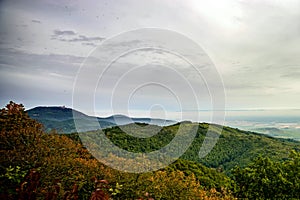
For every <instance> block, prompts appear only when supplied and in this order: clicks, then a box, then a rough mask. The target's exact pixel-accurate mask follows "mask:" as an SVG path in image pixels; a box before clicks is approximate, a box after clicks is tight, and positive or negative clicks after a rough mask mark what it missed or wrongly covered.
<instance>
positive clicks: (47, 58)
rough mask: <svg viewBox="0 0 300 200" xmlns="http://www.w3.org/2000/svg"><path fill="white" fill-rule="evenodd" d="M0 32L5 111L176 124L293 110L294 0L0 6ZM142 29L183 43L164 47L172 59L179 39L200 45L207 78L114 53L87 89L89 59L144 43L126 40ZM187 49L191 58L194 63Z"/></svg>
mask: <svg viewBox="0 0 300 200" xmlns="http://www.w3.org/2000/svg"><path fill="white" fill-rule="evenodd" d="M0 27H1V28H0V70H1V73H0V90H1V91H0V105H1V106H2V107H3V106H4V105H6V104H7V103H8V102H9V101H10V100H13V101H15V102H17V103H23V104H24V105H25V107H26V108H32V107H35V106H40V105H48V106H50V105H65V106H67V107H74V108H75V109H79V110H80V111H83V112H86V113H89V112H92V111H91V110H89V108H90V107H91V108H94V111H93V112H94V114H95V113H96V115H99V116H107V115H110V114H116V113H121V114H127V115H133V116H148V115H151V116H155V117H161V118H174V119H178V118H180V117H182V113H183V112H182V111H183V110H184V113H185V116H186V117H184V118H188V119H190V118H191V117H190V115H189V113H193V112H195V111H196V112H197V111H199V110H201V111H203V112H204V113H205V112H206V111H209V110H213V109H220V110H222V109H224V110H225V111H235V112H245V111H249V110H250V111H253V110H293V114H294V115H295V116H296V115H298V114H297V113H299V112H298V111H299V110H297V109H300V104H299V102H300V53H299V52H300V1H299V0H282V1H279V0H272V1H271V0H259V1H258V0H257V1H256V0H253V1H246V0H224V1H217V0H210V1H204V0H186V1H179V0H159V1H158V0H152V1H148V0H123V1H114V0H109V1H108V0H107V1H105V0H98V1H96V0H95V1H91V0H86V1H76V0H72V1H71V0H69V1H67V0H62V1H51V0H2V1H0ZM143 28H156V29H157V30H165V32H166V33H169V32H170V31H171V32H172V33H178V34H179V35H181V36H184V37H183V38H181V39H179V40H177V39H176V37H177V36H178V35H176V34H175V35H174V37H169V36H168V35H166V36H165V38H164V40H162V43H163V42H165V43H166V44H167V45H174V44H175V46H176V48H177V47H179V48H178V49H176V50H178V52H180V51H183V52H184V51H185V49H188V48H189V47H190V46H192V44H190V43H189V42H188V40H185V39H184V38H189V39H190V40H189V41H193V44H198V45H199V47H201V50H199V52H200V53H201V55H204V56H203V57H201V56H200V57H201V58H199V60H198V61H199V63H200V62H201V63H202V64H203V63H205V62H206V61H207V63H209V64H208V65H207V68H209V69H211V70H213V74H212V76H210V75H207V76H206V77H204V78H203V77H202V79H201V77H200V76H199V77H198V76H193V75H194V74H195V73H194V72H193V67H191V65H189V63H187V62H185V61H184V60H183V59H182V57H179V56H178V55H177V54H172V53H170V52H166V51H159V50H157V49H156V50H153V49H152V50H151V51H147V50H138V51H136V52H131V53H129V54H126V55H123V56H119V57H118V60H117V61H116V62H114V63H113V65H112V66H111V67H110V68H109V70H108V71H106V74H104V75H103V76H104V78H103V79H101V80H100V82H96V83H93V84H94V85H95V84H96V88H94V87H93V88H89V87H90V86H89V85H88V84H89V82H91V81H92V80H93V81H97V80H98V81H99V74H97V75H95V73H93V72H96V71H90V72H89V73H86V74H84V70H82V67H84V66H86V65H85V62H89V61H92V60H93V55H94V56H100V57H97V58H96V59H98V60H100V62H104V61H103V59H104V60H105V59H108V58H109V57H110V56H112V55H113V53H112V52H113V51H119V50H120V49H121V50H122V49H123V50H128V49H130V48H135V47H136V46H135V45H139V44H141V43H142V42H144V43H143V44H145V43H146V42H145V41H147V42H150V41H151V37H150V38H147V37H146V36H147V34H143V33H144V32H143V31H142V32H140V33H138V35H137V39H136V40H134V39H132V38H131V40H129V39H128V38H130V37H132V36H133V35H134V34H137V33H136V32H135V30H141V29H142V30H143ZM144 30H145V29H144ZM168 31H169V32H168ZM128 32H129V33H130V34H129V35H127V36H126V33H128ZM145 32H147V30H146V31H145ZM165 32H164V31H162V34H161V35H160V37H158V38H157V40H161V38H162V35H163V33H165ZM124 35H125V36H126V37H125V36H124ZM171 35H172V34H171ZM118 39H119V43H118V44H117V45H113V43H114V42H116V40H118ZM152 39H153V38H152ZM153 40H154V39H153ZM126 41H129V42H126ZM134 43H136V44H134ZM101 45H102V46H101ZM131 45H132V46H131ZM99 46H100V47H99ZM104 47H105V48H104ZM101 50H102V51H101ZM95 52H96V53H95ZM190 52H191V54H189V56H190V57H189V56H187V57H189V58H191V56H196V54H194V51H193V50H190ZM192 54H193V55H192ZM199 55H200V54H199ZM101 56H102V57H101ZM207 59H208V60H207ZM110 61H111V60H110ZM97 63H99V62H98V61H97V62H96V61H95V62H94V63H93V64H95V65H96V64H97ZM100 65H101V64H99V66H100ZM205 65H206V64H205ZM99 66H97V70H99ZM201 66H202V65H201ZM134 67H135V68H134ZM102 69H103V68H102ZM94 70H96V68H95V69H94ZM97 72H98V73H99V71H97ZM124 74H125V75H124ZM94 75H95V77H94ZM214 76H216V77H214ZM97 78H98V79H97ZM213 80H215V83H216V84H214V83H213ZM80 81H81V82H80ZM101 81H102V82H101ZM143 81H144V82H143ZM151 81H152V82H155V84H149V83H150V82H151ZM207 82H208V84H209V87H207V86H206V85H205V84H207ZM78 83H80V84H78ZM101 83H102V85H101ZM157 83H160V84H157ZM85 84H87V85H85ZM97 84H98V85H97ZM74 87H75V89H74ZM79 87H80V88H81V90H80V92H81V93H80V92H79V93H76V91H77V89H78V88H79ZM197 87H199V88H200V89H198V90H197ZM192 89H196V92H195V93H196V94H195V93H193V91H194V90H192ZM88 91H90V92H94V93H93V97H94V98H95V101H94V102H91V101H89V100H87V101H86V102H85V97H86V96H88V95H90V94H87V93H88ZM112 91H113V92H114V93H112ZM74 92H75V93H76V95H77V96H80V100H82V102H83V103H82V104H84V103H90V104H92V103H93V105H92V106H87V107H85V106H84V105H78V104H74ZM214 94H216V96H213V95H214ZM223 94H224V100H223V99H222V95H223ZM194 97H195V98H194ZM213 98H215V99H216V98H217V99H218V102H219V104H218V106H216V107H214V101H213V100H212V99H213ZM78 102H79V101H77V103H78ZM112 105H113V106H114V108H113V109H111V106H112ZM199 105H200V106H199ZM85 109H86V110H85ZM288 112H289V111H288ZM168 113H171V114H168ZM283 114H284V112H283Z"/></svg>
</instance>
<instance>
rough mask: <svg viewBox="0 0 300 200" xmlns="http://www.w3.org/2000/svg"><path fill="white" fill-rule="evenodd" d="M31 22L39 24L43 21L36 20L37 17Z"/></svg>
mask: <svg viewBox="0 0 300 200" xmlns="http://www.w3.org/2000/svg"><path fill="white" fill-rule="evenodd" d="M31 22H33V23H37V24H40V23H42V22H41V21H40V20H36V19H33V20H31Z"/></svg>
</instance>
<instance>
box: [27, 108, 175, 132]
mask: <svg viewBox="0 0 300 200" xmlns="http://www.w3.org/2000/svg"><path fill="white" fill-rule="evenodd" d="M27 113H28V115H29V116H30V117H31V118H33V119H36V120H37V121H39V122H40V123H42V124H43V125H44V127H45V129H46V131H50V130H52V129H55V130H57V131H58V132H59V133H72V132H77V130H76V127H75V124H74V118H75V119H76V120H78V121H80V122H82V123H84V124H85V126H84V129H83V130H82V131H91V130H96V129H99V126H95V123H93V122H95V120H97V121H98V122H99V124H100V126H101V128H108V127H113V126H116V125H126V124H130V123H147V124H153V125H158V126H168V125H172V124H175V123H177V122H176V121H172V120H164V119H152V118H130V117H128V116H125V115H112V116H109V117H103V118H101V117H94V116H88V115H86V114H84V113H82V112H80V111H77V110H75V109H72V108H67V107H64V106H38V107H35V108H32V109H29V110H27Z"/></svg>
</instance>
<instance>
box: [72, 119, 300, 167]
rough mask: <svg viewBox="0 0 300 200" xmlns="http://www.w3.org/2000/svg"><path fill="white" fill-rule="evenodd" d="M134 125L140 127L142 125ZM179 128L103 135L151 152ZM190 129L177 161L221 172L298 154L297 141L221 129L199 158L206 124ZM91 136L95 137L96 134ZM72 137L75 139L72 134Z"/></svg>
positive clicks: (113, 130)
mask: <svg viewBox="0 0 300 200" xmlns="http://www.w3.org/2000/svg"><path fill="white" fill-rule="evenodd" d="M137 125H139V126H142V125H143V124H137ZM179 126H180V123H178V124H175V125H171V126H167V127H163V128H162V129H161V130H160V129H159V127H156V126H148V127H147V129H152V130H154V131H156V130H160V131H159V132H158V133H157V134H156V135H154V136H152V137H145V133H141V132H139V133H134V131H135V130H134V129H132V128H131V127H132V125H124V126H121V127H111V128H107V129H105V130H104V133H105V134H106V136H107V137H108V138H109V139H110V140H111V141H112V142H113V143H114V144H116V145H117V146H119V147H121V148H123V149H125V150H128V151H131V152H151V151H153V150H157V149H160V148H162V147H164V146H165V145H167V144H169V143H170V141H171V140H172V139H173V138H174V137H175V135H176V133H177V130H178V128H179ZM190 126H198V131H197V134H196V137H195V139H194V141H193V142H192V144H191V145H190V147H189V148H188V150H187V151H186V152H185V153H184V154H183V155H182V156H181V158H182V159H184V160H190V161H194V162H197V163H201V164H204V165H205V166H207V167H212V168H218V169H220V170H225V171H226V172H227V173H230V170H231V169H233V168H234V167H235V166H240V167H244V166H247V165H248V164H249V163H251V162H252V161H253V160H255V159H256V158H257V157H259V156H263V157H269V158H271V159H272V160H274V161H283V160H286V159H287V158H288V155H289V152H290V151H291V150H296V151H300V142H297V141H293V140H286V139H279V138H272V137H269V136H266V135H263V134H258V133H254V132H249V131H242V130H239V129H234V128H230V127H224V128H223V131H222V134H221V135H220V137H219V139H218V142H217V144H216V145H215V147H214V148H213V150H212V151H211V152H210V153H209V154H208V155H207V156H206V157H204V158H199V156H198V154H199V150H200V148H201V145H202V143H203V140H204V138H205V136H206V132H207V128H208V124H206V123H190ZM213 126H216V125H213ZM123 130H130V131H131V132H132V133H131V135H132V134H140V135H141V134H143V135H142V136H143V137H144V138H139V137H134V136H131V135H129V134H128V133H124V131H123ZM89 133H91V132H89ZM93 133H95V134H96V133H97V131H94V132H93ZM98 134H99V133H98ZM186 134H189V133H186ZM73 137H76V136H74V135H73Z"/></svg>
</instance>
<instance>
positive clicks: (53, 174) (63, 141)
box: [0, 102, 300, 200]
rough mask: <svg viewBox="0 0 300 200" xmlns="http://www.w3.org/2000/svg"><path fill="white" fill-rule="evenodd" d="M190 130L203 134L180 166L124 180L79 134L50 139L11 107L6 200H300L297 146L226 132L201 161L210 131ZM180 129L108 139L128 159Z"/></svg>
mask: <svg viewBox="0 0 300 200" xmlns="http://www.w3.org/2000/svg"><path fill="white" fill-rule="evenodd" d="M186 123H187V124H188V125H189V126H198V131H197V134H196V137H195V139H194V141H193V143H192V145H191V146H190V147H189V149H188V150H187V151H186V152H185V154H184V155H182V156H181V158H180V159H178V160H177V161H176V162H174V163H173V164H171V165H169V166H168V167H166V168H163V169H161V170H158V171H155V172H147V173H142V174H134V173H125V172H121V171H117V170H114V169H112V168H110V167H108V166H105V165H104V164H102V163H101V162H99V161H98V160H96V159H95V158H94V157H93V156H92V155H91V154H90V153H89V152H88V151H87V149H86V148H85V147H84V146H83V145H82V144H81V142H80V140H79V136H78V134H76V133H73V134H57V133H56V132H55V131H52V132H50V133H45V130H44V128H43V126H42V124H40V123H39V122H37V121H36V120H33V119H31V118H30V117H29V116H28V115H27V113H26V112H25V109H24V107H23V106H22V105H19V104H16V103H14V102H10V103H9V104H8V105H7V106H6V107H5V108H3V109H2V110H1V113H0V138H1V139H0V151H1V160H0V167H1V168H0V183H1V184H0V199H24V200H25V199H48V200H55V199H149V200H150V199H207V200H209V199H239V198H242V199H245V198H246V199H300V192H299V191H300V153H299V150H300V143H299V142H296V141H292V140H284V139H275V138H270V137H266V136H264V135H260V134H257V133H252V132H246V131H241V130H238V129H232V128H229V127H225V128H224V129H223V131H222V134H221V135H220V138H219V140H218V143H217V145H216V146H215V147H214V149H213V150H212V151H211V153H210V154H208V156H206V157H204V158H201V159H200V158H199V156H198V152H199V149H200V146H201V144H202V142H203V139H204V137H205V135H206V132H207V128H208V124H205V123H201V124H195V123H188V122H186ZM137 125H139V126H144V125H145V124H137ZM127 126H128V127H129V128H130V126H132V125H127ZM178 126H180V123H178V124H175V125H172V126H168V127H164V128H162V129H161V130H160V132H159V133H158V134H156V135H154V136H152V137H149V138H136V137H132V136H130V135H128V134H126V133H124V132H122V129H120V127H112V128H107V129H105V130H104V133H103V134H105V135H106V136H107V137H108V138H110V140H111V141H112V142H113V143H115V144H116V145H118V146H119V147H122V148H123V149H126V150H128V151H132V152H150V151H153V150H156V149H159V148H161V147H163V146H164V145H166V144H168V142H170V141H171V140H172V138H174V136H175V134H176V132H177V129H178ZM215 126H216V125H215ZM148 127H149V129H151V128H153V129H156V128H157V127H156V126H148ZM216 127H217V126H216ZM133 131H134V130H133ZM87 134H88V135H93V134H99V132H97V131H93V132H88V133H87ZM112 159H117V158H114V157H112ZM134 164H135V163H132V165H134Z"/></svg>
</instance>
